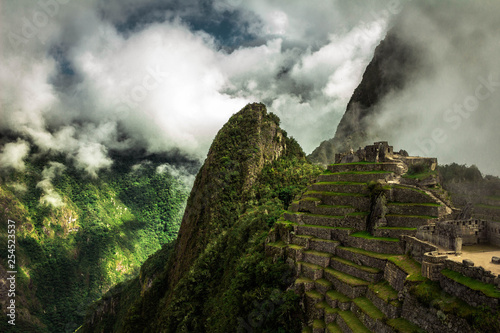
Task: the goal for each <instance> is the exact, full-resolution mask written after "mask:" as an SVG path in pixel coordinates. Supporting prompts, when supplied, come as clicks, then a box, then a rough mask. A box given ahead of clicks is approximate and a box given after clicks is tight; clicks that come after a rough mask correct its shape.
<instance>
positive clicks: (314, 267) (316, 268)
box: [297, 261, 323, 270]
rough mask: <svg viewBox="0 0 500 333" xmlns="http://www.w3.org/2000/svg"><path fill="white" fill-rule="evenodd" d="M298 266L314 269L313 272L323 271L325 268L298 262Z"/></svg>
mask: <svg viewBox="0 0 500 333" xmlns="http://www.w3.org/2000/svg"><path fill="white" fill-rule="evenodd" d="M297 264H301V265H302V266H306V267H307V268H310V269H313V270H322V269H323V267H321V266H320V265H316V264H311V263H310V262H305V261H297Z"/></svg>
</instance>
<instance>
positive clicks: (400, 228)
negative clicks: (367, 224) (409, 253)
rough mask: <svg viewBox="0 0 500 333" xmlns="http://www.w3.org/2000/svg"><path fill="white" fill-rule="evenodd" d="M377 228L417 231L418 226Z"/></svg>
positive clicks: (379, 228)
mask: <svg viewBox="0 0 500 333" xmlns="http://www.w3.org/2000/svg"><path fill="white" fill-rule="evenodd" d="M377 230H408V231H417V228H408V227H378V228H377Z"/></svg>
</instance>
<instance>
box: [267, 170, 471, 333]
mask: <svg viewBox="0 0 500 333" xmlns="http://www.w3.org/2000/svg"><path fill="white" fill-rule="evenodd" d="M406 170H407V169H406V168H402V167H401V165H400V163H398V162H394V163H392V162H391V163H368V162H359V163H344V164H334V165H330V166H328V170H327V171H326V172H324V173H323V174H322V175H321V176H320V177H319V178H318V180H317V182H316V183H314V184H312V185H310V186H309V188H308V191H307V192H306V193H305V194H304V195H303V196H302V198H301V199H300V200H299V201H297V202H294V203H292V205H291V206H290V208H289V211H287V212H286V213H285V214H284V216H283V219H282V220H281V221H278V222H277V224H276V226H275V228H274V230H273V231H272V232H271V234H270V237H269V242H268V243H267V245H266V251H267V254H268V255H272V256H274V257H275V258H284V259H285V260H287V261H288V262H289V263H290V264H293V265H294V266H295V269H296V272H297V279H296V281H295V283H294V286H293V288H294V289H295V291H296V292H297V293H298V294H300V295H302V296H303V305H304V310H305V312H306V317H307V318H308V320H309V321H308V323H307V324H308V325H307V326H305V327H304V332H314V333H318V332H321V333H323V332H356V333H357V332H420V331H426V330H428V328H426V327H419V326H417V325H416V324H415V323H414V322H417V320H414V322H411V321H409V320H407V319H403V318H402V317H403V315H402V314H403V312H405V311H408V309H406V310H405V309H404V302H403V298H404V297H405V295H407V294H408V290H410V289H411V288H412V287H414V289H415V288H419V287H418V285H419V284H422V283H424V282H425V283H428V282H429V280H427V279H425V278H424V277H423V276H422V275H421V265H420V263H418V262H417V261H415V260H413V259H412V258H410V257H409V256H408V255H405V236H406V235H407V236H414V235H415V234H416V231H417V227H418V226H421V225H426V224H430V223H433V222H435V221H437V220H438V219H444V218H446V217H447V216H448V215H449V214H450V213H451V209H450V208H449V207H448V206H446V204H444V203H443V202H442V201H441V200H440V199H438V198H437V197H435V196H434V195H433V194H432V193H430V192H429V191H426V190H425V189H420V188H416V187H413V186H407V185H401V184H400V182H399V180H400V177H401V174H402V173H404V172H405V171H406ZM426 281H427V282H426ZM437 288H439V287H437ZM443 295H444V294H443ZM408 298H411V297H410V296H408ZM453 302H460V301H459V300H457V299H453ZM457 304H458V303H457ZM460 304H461V303H460ZM404 317H406V318H411V316H410V315H408V314H406V315H405V316H404ZM436 329H439V327H436ZM465 331H467V330H465Z"/></svg>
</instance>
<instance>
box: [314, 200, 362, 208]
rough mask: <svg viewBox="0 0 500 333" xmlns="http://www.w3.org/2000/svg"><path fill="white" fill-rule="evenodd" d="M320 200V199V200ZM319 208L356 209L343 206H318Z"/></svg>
mask: <svg viewBox="0 0 500 333" xmlns="http://www.w3.org/2000/svg"><path fill="white" fill-rule="evenodd" d="M318 200H319V199H318ZM317 207H319V208H338V209H343V208H346V209H348V208H354V207H353V206H341V205H318V206H317Z"/></svg>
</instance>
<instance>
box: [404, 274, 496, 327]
mask: <svg viewBox="0 0 500 333" xmlns="http://www.w3.org/2000/svg"><path fill="white" fill-rule="evenodd" d="M410 293H411V294H413V295H414V296H415V297H416V298H417V300H418V301H419V302H420V303H421V304H422V305H423V306H426V307H428V308H434V309H437V310H440V311H441V312H443V315H444V317H446V316H447V315H448V314H452V315H455V316H458V317H461V318H464V319H465V320H467V322H468V323H469V325H471V326H472V329H473V330H474V331H475V332H484V333H494V332H497V330H498V321H499V320H500V313H499V312H498V311H496V312H492V311H491V309H488V308H485V307H482V306H479V307H473V306H470V305H469V304H467V303H465V302H464V301H462V300H460V299H458V298H457V297H454V296H452V295H450V294H448V293H446V292H445V291H443V290H442V289H441V287H440V286H439V282H434V281H430V280H427V279H426V280H425V281H424V282H422V283H417V284H415V285H413V286H412V287H411V288H410Z"/></svg>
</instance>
